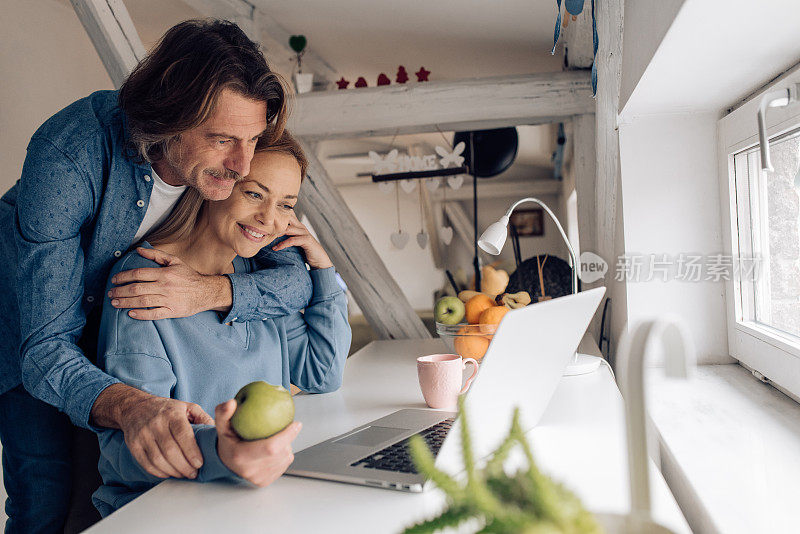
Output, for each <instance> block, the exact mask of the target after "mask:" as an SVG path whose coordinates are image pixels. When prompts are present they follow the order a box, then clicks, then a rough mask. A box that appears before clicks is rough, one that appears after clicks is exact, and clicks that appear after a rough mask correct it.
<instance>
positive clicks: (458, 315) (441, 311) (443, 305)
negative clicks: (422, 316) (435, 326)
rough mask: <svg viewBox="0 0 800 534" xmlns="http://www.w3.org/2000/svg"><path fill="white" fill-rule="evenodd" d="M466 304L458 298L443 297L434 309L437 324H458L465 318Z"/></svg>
mask: <svg viewBox="0 0 800 534" xmlns="http://www.w3.org/2000/svg"><path fill="white" fill-rule="evenodd" d="M465 313H466V310H465V309H464V303H463V302H461V299H459V298H458V297H442V298H440V299H439V301H438V302H437V303H436V306H434V308H433V316H434V318H435V319H436V322H437V323H442V324H458V323H460V322H461V319H463V318H464V314H465Z"/></svg>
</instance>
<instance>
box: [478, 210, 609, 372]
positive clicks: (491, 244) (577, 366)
mask: <svg viewBox="0 0 800 534" xmlns="http://www.w3.org/2000/svg"><path fill="white" fill-rule="evenodd" d="M523 202H534V203H536V204H538V205H539V206H541V207H542V209H544V211H546V212H547V214H548V215H549V216H550V218H551V219H553V222H554V223H556V227H557V228H558V231H559V232H560V233H561V238H562V239H563V240H564V243H565V244H566V245H567V249H568V250H569V257H570V260H572V293H573V294H574V293H577V292H578V269H579V264H578V258H576V257H575V251H574V250H572V245H571V244H570V242H569V239H567V234H566V233H564V229H563V228H562V227H561V223H559V222H558V219H556V216H555V215H554V214H553V212H552V211H550V208H548V207H547V205H546V204H545V203H544V202H542V201H541V200H539V199H538V198H533V197H528V198H523V199H521V200H518V201H516V202H515V203H514V204H513V205H512V206H511V207H510V208H509V209H508V211H507V212H506V214H505V215H503V216H502V217H500V220H499V221H497V222H495V223H492V224H490V225H489V227H488V228H487V229H486V230H485V231H484V232H483V234H481V237H480V239H479V240H478V246H479V247H481V248H482V249H483V250H485V251H486V252H488V253H489V254H492V255H493V256H497V255H498V254H500V251H501V250H503V245H505V243H506V237H508V221H509V217H510V216H511V212H513V211H514V209H516V207H517V206H519V205H520V204H522V203H523ZM600 363H601V358H599V357H597V356H592V355H590V354H583V353H581V352H576V353H575V358H573V360H572V361H571V362H570V363H569V365H568V366H567V369H566V370H565V371H564V376H573V375H582V374H586V373H591V372H593V371H596V370H597V368H598V367H600Z"/></svg>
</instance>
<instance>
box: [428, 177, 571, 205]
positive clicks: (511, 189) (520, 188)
mask: <svg viewBox="0 0 800 534" xmlns="http://www.w3.org/2000/svg"><path fill="white" fill-rule="evenodd" d="M437 191H439V192H437V196H438V197H441V196H442V194H441V192H440V191H441V189H439V190H437ZM560 193H561V182H559V181H557V180H531V181H523V180H518V181H514V182H499V183H492V182H491V181H490V180H484V179H481V178H478V202H480V201H481V200H486V199H490V198H507V199H514V200H516V199H518V198H522V197H529V196H539V195H558V194H560ZM447 200H470V201H471V200H472V179H471V178H467V179H465V180H464V185H462V186H461V187H460V188H459V189H455V190H453V189H449V188H448V189H447Z"/></svg>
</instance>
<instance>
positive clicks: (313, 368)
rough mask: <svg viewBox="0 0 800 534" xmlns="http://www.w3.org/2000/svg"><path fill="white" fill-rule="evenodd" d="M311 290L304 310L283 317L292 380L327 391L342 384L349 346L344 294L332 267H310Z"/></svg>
mask: <svg viewBox="0 0 800 534" xmlns="http://www.w3.org/2000/svg"><path fill="white" fill-rule="evenodd" d="M310 275H311V280H312V282H313V287H314V292H313V295H312V297H311V302H310V303H309V305H308V307H307V308H306V309H305V312H304V313H301V312H297V313H294V314H292V315H289V316H287V317H285V318H284V319H283V321H284V325H285V326H286V341H287V343H288V351H289V374H290V378H291V382H292V384H294V385H296V386H297V387H299V388H300V389H302V390H303V391H308V392H309V393H327V392H330V391H335V390H337V389H339V387H341V385H342V374H343V373H344V362H345V360H346V359H347V353H348V351H349V350H350V339H351V332H350V324H349V323H348V321H347V298H346V297H345V295H344V292H343V291H342V289H341V288H340V287H339V284H338V283H337V282H336V271H334V269H333V267H330V268H328V269H317V270H313V271H310Z"/></svg>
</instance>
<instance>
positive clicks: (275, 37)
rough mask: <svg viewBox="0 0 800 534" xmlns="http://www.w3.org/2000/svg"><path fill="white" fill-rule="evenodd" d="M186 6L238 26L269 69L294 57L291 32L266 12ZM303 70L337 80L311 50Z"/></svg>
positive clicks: (198, 1)
mask: <svg viewBox="0 0 800 534" xmlns="http://www.w3.org/2000/svg"><path fill="white" fill-rule="evenodd" d="M184 2H186V3H187V4H189V5H190V6H192V7H193V8H195V9H196V10H197V11H199V12H200V13H203V14H204V15H206V16H209V17H215V18H220V19H225V20H230V21H231V22H235V23H236V24H238V25H239V27H240V28H242V31H244V32H245V33H246V34H247V36H248V37H250V39H252V40H253V41H256V42H259V43H261V44H262V46H263V47H264V49H265V51H266V56H267V60H268V61H269V64H270V65H272V64H273V62H275V61H276V56H277V57H279V58H280V59H281V60H285V59H288V58H292V57H294V56H295V53H294V51H293V50H292V49H291V48H289V37H290V36H291V32H289V31H288V30H286V29H285V28H284V27H283V26H281V24H279V23H278V22H277V21H276V20H275V19H274V18H272V17H271V16H270V15H269V13H267V12H266V11H265V10H263V9H260V8H259V7H256V5H254V4H252V3H250V2H249V1H247V0H184ZM284 56H285V58H284ZM303 68H304V69H305V70H306V71H307V72H308V71H310V72H313V73H314V76H315V78H318V79H320V80H322V81H333V80H335V79H336V77H337V76H336V70H335V69H334V68H333V67H331V66H330V64H329V63H328V62H327V61H325V60H324V59H323V58H322V57H321V56H320V55H319V54H318V53H317V52H315V51H314V50H313V48H311V47H309V48H308V49H307V50H306V52H305V54H303Z"/></svg>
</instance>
